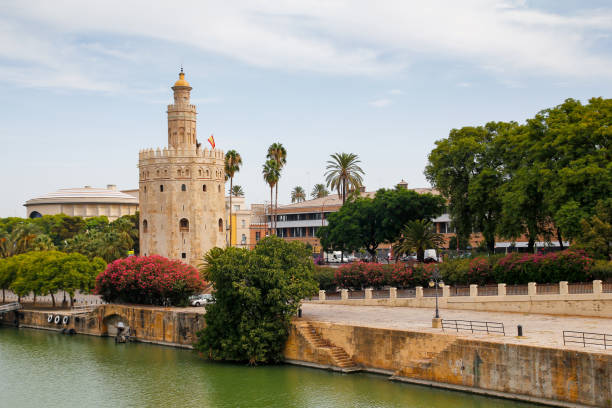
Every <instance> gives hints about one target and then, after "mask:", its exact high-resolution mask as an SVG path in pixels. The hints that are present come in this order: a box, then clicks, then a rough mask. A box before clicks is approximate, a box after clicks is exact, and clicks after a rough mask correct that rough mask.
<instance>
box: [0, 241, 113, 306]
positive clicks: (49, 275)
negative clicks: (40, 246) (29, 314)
mask: <svg viewBox="0 0 612 408" xmlns="http://www.w3.org/2000/svg"><path fill="white" fill-rule="evenodd" d="M105 267H106V262H104V260H102V259H101V258H94V259H93V260H91V261H90V260H89V259H87V257H85V256H83V255H81V254H66V253H64V252H58V251H32V252H28V253H24V254H20V255H16V256H12V257H10V258H4V259H0V288H1V289H2V292H3V301H4V290H5V289H10V290H12V291H13V292H15V293H16V294H17V295H18V296H20V297H23V296H26V295H29V294H32V295H34V300H35V301H36V297H37V296H45V295H51V297H52V301H53V305H54V306H55V294H56V293H57V292H58V291H60V290H63V291H65V292H67V293H69V294H70V299H72V298H73V297H74V294H75V293H76V291H77V290H79V291H81V292H89V291H91V290H92V289H93V288H94V285H95V278H96V276H97V275H98V274H99V273H100V272H102V271H103V270H104V268H105Z"/></svg>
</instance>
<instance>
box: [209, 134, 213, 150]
mask: <svg viewBox="0 0 612 408" xmlns="http://www.w3.org/2000/svg"><path fill="white" fill-rule="evenodd" d="M208 143H210V145H211V146H212V148H213V149H214V148H215V137H214V136H213V135H212V134H211V135H210V137H209V138H208Z"/></svg>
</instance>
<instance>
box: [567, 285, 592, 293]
mask: <svg viewBox="0 0 612 408" xmlns="http://www.w3.org/2000/svg"><path fill="white" fill-rule="evenodd" d="M567 290H568V293H569V294H570V295H574V294H580V293H593V284H592V283H570V284H568V285H567Z"/></svg>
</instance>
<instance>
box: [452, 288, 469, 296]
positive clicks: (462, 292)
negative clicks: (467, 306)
mask: <svg viewBox="0 0 612 408" xmlns="http://www.w3.org/2000/svg"><path fill="white" fill-rule="evenodd" d="M450 295H451V296H470V287H469V286H451V287H450Z"/></svg>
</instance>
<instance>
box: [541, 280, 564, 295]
mask: <svg viewBox="0 0 612 408" xmlns="http://www.w3.org/2000/svg"><path fill="white" fill-rule="evenodd" d="M536 293H537V294H538V295H558V294H559V284H554V283H547V284H542V285H540V284H538V285H536Z"/></svg>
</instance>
